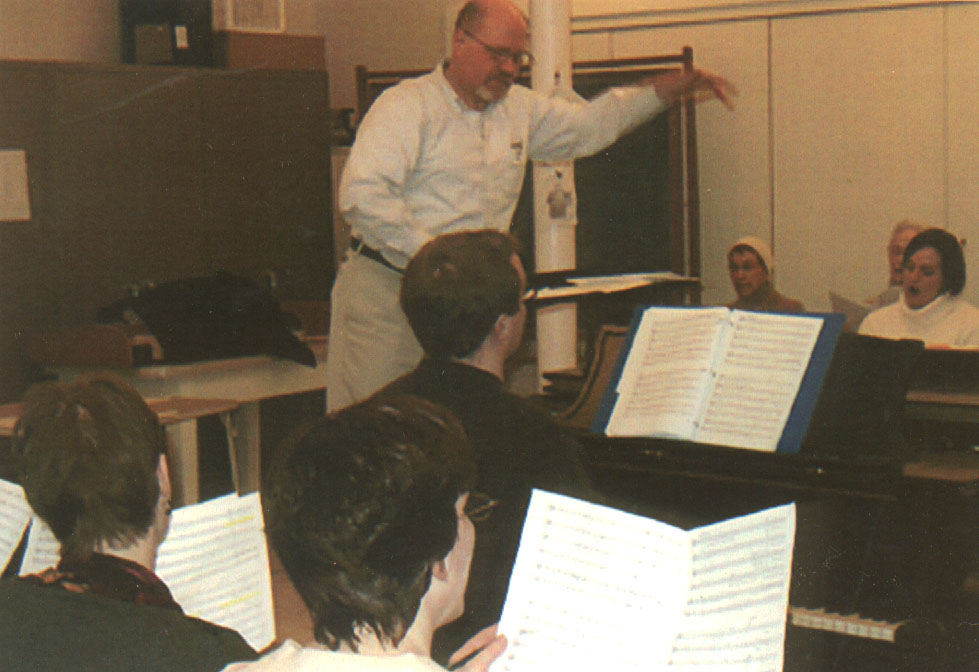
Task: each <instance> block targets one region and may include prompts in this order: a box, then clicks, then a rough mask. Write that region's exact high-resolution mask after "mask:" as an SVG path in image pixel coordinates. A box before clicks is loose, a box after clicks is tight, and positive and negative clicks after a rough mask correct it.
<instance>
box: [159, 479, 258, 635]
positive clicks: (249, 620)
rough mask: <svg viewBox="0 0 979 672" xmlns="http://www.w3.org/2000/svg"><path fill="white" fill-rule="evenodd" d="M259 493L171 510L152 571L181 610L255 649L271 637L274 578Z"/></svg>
mask: <svg viewBox="0 0 979 672" xmlns="http://www.w3.org/2000/svg"><path fill="white" fill-rule="evenodd" d="M263 528H264V523H263V521H262V505H261V500H260V499H259V495H258V493H252V494H250V495H245V496H244V497H238V496H237V495H234V494H232V495H227V496H225V497H219V498H217V499H213V500H210V501H208V502H203V503H201V504H195V505H193V506H186V507H183V508H180V509H177V510H176V511H174V512H173V521H172V522H171V525H170V533H169V534H168V535H167V538H166V541H164V542H163V545H161V546H160V552H159V557H158V558H157V563H156V572H157V574H158V575H159V577H160V578H161V579H163V581H164V583H166V584H167V586H168V587H169V588H170V591H171V592H172V593H173V597H174V599H175V600H176V601H177V603H178V604H180V606H182V607H183V608H184V611H185V612H186V613H187V614H189V615H191V616H197V617H198V618H202V619H204V620H206V621H211V622H212V623H217V624H219V625H223V626H225V627H228V628H232V629H234V630H237V631H238V632H239V633H241V636H242V637H244V638H245V640H246V641H247V642H248V643H249V644H251V646H252V647H253V648H255V649H256V650H261V649H264V648H265V647H266V646H268V645H269V644H271V643H272V641H273V640H274V639H275V620H274V612H273V609H272V575H271V572H270V570H269V558H268V550H267V546H266V542H265V534H264V532H263Z"/></svg>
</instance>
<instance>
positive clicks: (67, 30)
mask: <svg viewBox="0 0 979 672" xmlns="http://www.w3.org/2000/svg"><path fill="white" fill-rule="evenodd" d="M120 50H121V47H120V43H119V3H118V0H70V1H58V2H53V1H51V0H0V58H2V59H7V60H32V61H42V60H43V61H48V60H50V61H93V62H97V63H118V62H119V61H120V60H121V51H120Z"/></svg>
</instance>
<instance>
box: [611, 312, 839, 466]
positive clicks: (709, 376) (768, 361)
mask: <svg viewBox="0 0 979 672" xmlns="http://www.w3.org/2000/svg"><path fill="white" fill-rule="evenodd" d="M842 326H843V317H842V316H841V315H832V314H831V315H815V314H806V315H786V314H777V313H757V312H751V311H743V310H731V309H729V308H666V307H652V308H646V309H645V310H642V311H640V312H638V314H637V318H636V319H635V320H634V321H633V325H632V328H631V330H630V334H629V337H628V338H627V342H626V345H625V346H624V347H623V353H622V356H621V358H620V361H619V364H618V368H617V370H616V373H615V374H614V375H613V377H612V381H613V382H612V384H611V385H610V387H609V390H608V391H607V392H606V396H605V398H604V400H603V404H602V409H601V410H600V411H599V413H598V416H597V418H596V421H595V426H594V430H595V431H596V432H599V433H605V434H607V435H609V436H649V437H653V436H655V437H665V438H673V439H685V440H690V441H697V442H702V443H712V444H718V445H724V446H732V447H736V448H750V449H754V450H763V451H775V450H776V449H778V450H779V451H780V452H797V451H798V450H799V446H800V445H801V443H802V439H803V438H804V436H805V431H806V428H807V427H808V422H809V418H810V416H811V415H812V410H813V407H814V406H815V403H816V398H817V397H818V394H819V390H820V387H821V385H822V381H823V378H824V376H825V373H826V369H827V367H828V366H829V362H830V359H831V358H832V353H833V349H834V347H835V344H836V340H837V338H838V337H839V334H840V330H841V329H842Z"/></svg>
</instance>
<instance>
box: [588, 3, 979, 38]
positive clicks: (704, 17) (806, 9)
mask: <svg viewBox="0 0 979 672" xmlns="http://www.w3.org/2000/svg"><path fill="white" fill-rule="evenodd" d="M970 2H971V0H917V1H913V0H762V1H758V0H726V1H725V0H679V1H678V0H573V2H572V19H571V30H572V32H573V33H590V32H600V31H608V30H631V29H636V28H654V27H661V26H674V25H683V24H698V23H712V22H717V21H744V20H752V19H766V18H772V17H787V16H800V15H809V14H827V13H840V12H861V11H872V10H891V9H903V8H912V7H928V6H936V7H941V6H946V5H960V4H969V3H970Z"/></svg>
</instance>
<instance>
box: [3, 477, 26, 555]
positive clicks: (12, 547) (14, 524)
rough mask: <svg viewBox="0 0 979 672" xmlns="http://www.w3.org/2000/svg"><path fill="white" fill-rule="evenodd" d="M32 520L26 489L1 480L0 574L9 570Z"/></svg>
mask: <svg viewBox="0 0 979 672" xmlns="http://www.w3.org/2000/svg"><path fill="white" fill-rule="evenodd" d="M30 519H31V506H30V504H28V503H27V498H26V497H24V489H23V488H21V487H20V486H19V485H17V484H16V483H10V482H8V481H5V480H3V479H0V572H2V571H3V570H4V569H6V568H7V564H8V563H9V562H10V558H11V556H13V554H14V551H16V550H17V546H18V544H20V540H21V538H22V537H23V536H24V530H26V529H27V523H28V522H29V521H30Z"/></svg>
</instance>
